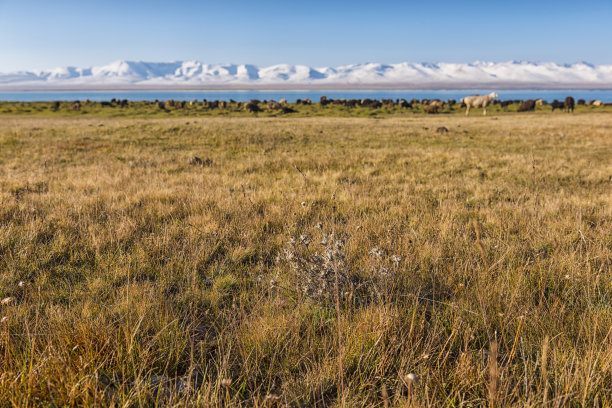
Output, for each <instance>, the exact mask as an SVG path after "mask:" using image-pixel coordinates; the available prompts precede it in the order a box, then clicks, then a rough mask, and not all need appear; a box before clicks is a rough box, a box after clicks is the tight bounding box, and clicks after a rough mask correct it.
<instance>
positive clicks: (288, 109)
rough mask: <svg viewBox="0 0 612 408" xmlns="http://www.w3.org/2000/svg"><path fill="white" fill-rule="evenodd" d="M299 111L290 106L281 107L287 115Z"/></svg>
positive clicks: (282, 111)
mask: <svg viewBox="0 0 612 408" xmlns="http://www.w3.org/2000/svg"><path fill="white" fill-rule="evenodd" d="M296 112H297V111H296V110H295V109H291V108H290V107H288V106H283V107H282V109H281V113H282V114H284V115H286V114H287V113H296Z"/></svg>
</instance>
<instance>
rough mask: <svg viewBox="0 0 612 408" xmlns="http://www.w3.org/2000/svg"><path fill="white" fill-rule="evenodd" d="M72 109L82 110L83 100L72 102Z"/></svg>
mask: <svg viewBox="0 0 612 408" xmlns="http://www.w3.org/2000/svg"><path fill="white" fill-rule="evenodd" d="M70 109H72V110H81V102H79V101H74V102H72V104H71V105H70Z"/></svg>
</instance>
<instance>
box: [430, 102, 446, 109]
mask: <svg viewBox="0 0 612 408" xmlns="http://www.w3.org/2000/svg"><path fill="white" fill-rule="evenodd" d="M429 106H437V107H438V109H441V108H443V107H444V102H443V101H440V100H433V101H431V102H429Z"/></svg>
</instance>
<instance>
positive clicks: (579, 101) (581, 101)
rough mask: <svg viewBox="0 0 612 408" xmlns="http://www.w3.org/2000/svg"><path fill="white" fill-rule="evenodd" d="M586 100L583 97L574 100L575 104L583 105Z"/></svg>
mask: <svg viewBox="0 0 612 408" xmlns="http://www.w3.org/2000/svg"><path fill="white" fill-rule="evenodd" d="M585 104H586V101H585V100H584V99H578V102H576V105H585Z"/></svg>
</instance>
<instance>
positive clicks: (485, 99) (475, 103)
mask: <svg viewBox="0 0 612 408" xmlns="http://www.w3.org/2000/svg"><path fill="white" fill-rule="evenodd" d="M497 97H499V95H498V94H497V92H491V93H490V94H488V95H484V96H482V95H472V96H466V97H465V98H463V99H462V100H461V102H463V103H465V106H466V110H465V116H468V115H469V114H470V108H483V109H484V111H483V113H482V114H483V115H486V114H487V105H489V104H490V103H491V101H492V100H493V99H495V98H497Z"/></svg>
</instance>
